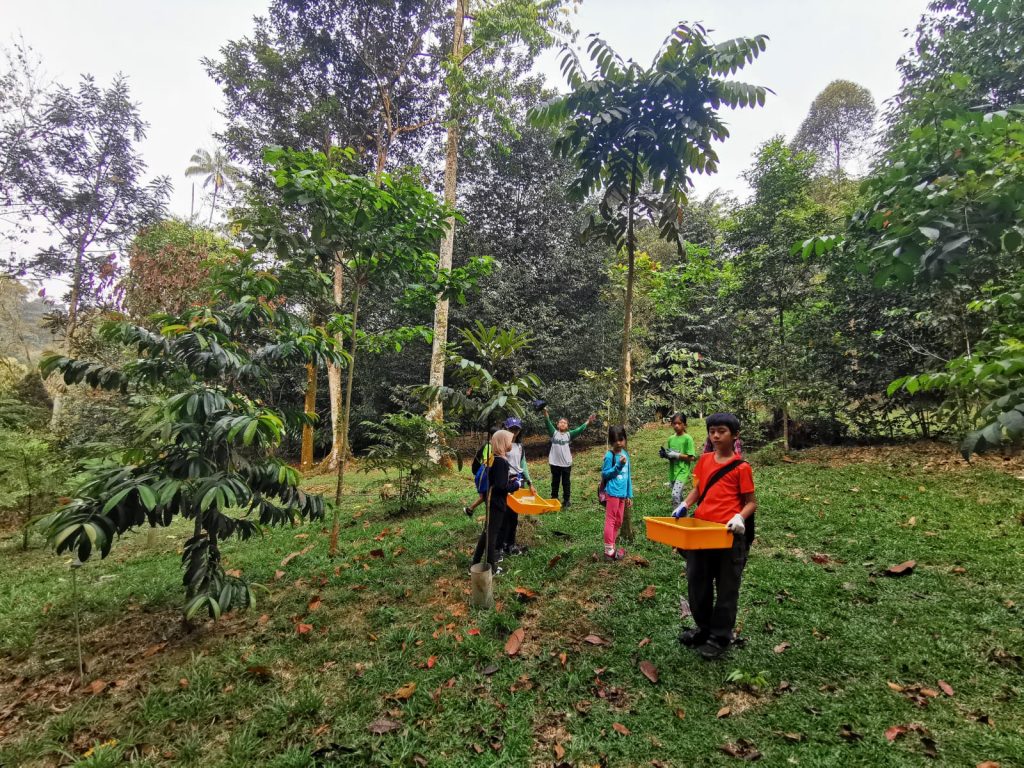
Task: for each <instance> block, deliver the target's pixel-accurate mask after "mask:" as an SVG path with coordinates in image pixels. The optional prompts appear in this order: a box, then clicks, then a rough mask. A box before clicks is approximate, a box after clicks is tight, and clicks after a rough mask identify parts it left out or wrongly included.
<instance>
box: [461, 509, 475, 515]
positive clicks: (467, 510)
mask: <svg viewBox="0 0 1024 768" xmlns="http://www.w3.org/2000/svg"><path fill="white" fill-rule="evenodd" d="M462 511H463V512H465V513H466V517H472V516H473V510H472V509H470V508H469V507H463V508H462Z"/></svg>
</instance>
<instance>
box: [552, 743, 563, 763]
mask: <svg viewBox="0 0 1024 768" xmlns="http://www.w3.org/2000/svg"><path fill="white" fill-rule="evenodd" d="M554 752H555V759H556V760H561V759H562V758H563V757H565V747H563V746H562V745H561V744H555V746H554Z"/></svg>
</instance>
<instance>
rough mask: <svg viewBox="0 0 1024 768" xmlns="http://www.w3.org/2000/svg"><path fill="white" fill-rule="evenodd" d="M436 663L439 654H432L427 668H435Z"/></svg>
mask: <svg viewBox="0 0 1024 768" xmlns="http://www.w3.org/2000/svg"><path fill="white" fill-rule="evenodd" d="M435 664H437V656H431V657H430V658H428V659H427V669H433V668H434V665H435Z"/></svg>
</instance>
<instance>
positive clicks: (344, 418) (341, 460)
mask: <svg viewBox="0 0 1024 768" xmlns="http://www.w3.org/2000/svg"><path fill="white" fill-rule="evenodd" d="M358 320H359V286H358V285H356V287H355V289H354V290H353V291H352V330H351V333H352V341H351V344H350V345H349V360H348V384H347V385H346V387H345V410H344V412H343V413H342V415H341V425H340V427H339V430H338V431H339V432H341V449H340V451H339V452H338V484H337V486H335V489H334V526H333V527H332V528H331V548H330V554H331V556H332V557H333V556H334V555H335V554H337V552H338V532H339V530H340V528H341V516H340V514H341V493H342V489H343V488H344V487H345V460H346V458H347V456H348V421H349V417H350V416H351V415H352V377H353V376H354V374H355V370H356V328H357V325H356V323H357V322H358Z"/></svg>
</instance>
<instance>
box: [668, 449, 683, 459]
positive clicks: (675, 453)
mask: <svg viewBox="0 0 1024 768" xmlns="http://www.w3.org/2000/svg"><path fill="white" fill-rule="evenodd" d="M668 457H669V458H670V459H672V460H673V461H678V460H679V459H681V458H683V454H681V453H680V452H679V451H669V452H668Z"/></svg>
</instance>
